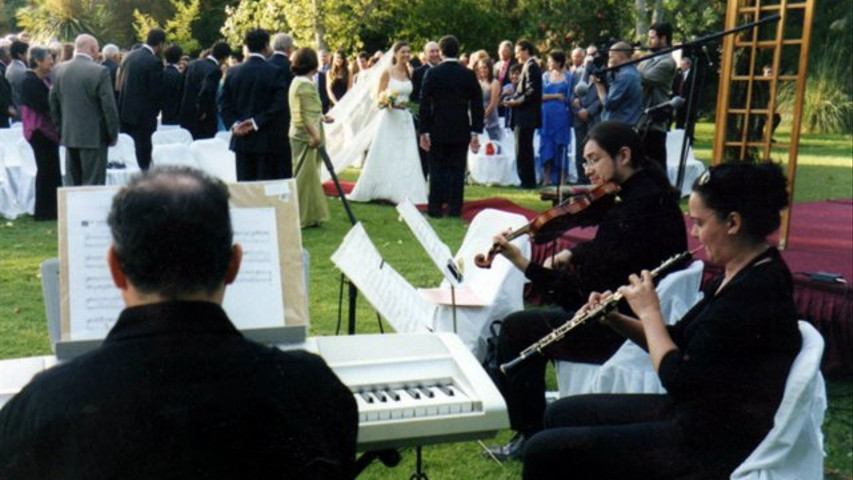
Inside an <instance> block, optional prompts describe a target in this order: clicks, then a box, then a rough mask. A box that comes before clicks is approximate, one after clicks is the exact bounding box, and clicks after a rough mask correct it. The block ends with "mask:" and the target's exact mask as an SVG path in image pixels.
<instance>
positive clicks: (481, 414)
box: [0, 333, 509, 451]
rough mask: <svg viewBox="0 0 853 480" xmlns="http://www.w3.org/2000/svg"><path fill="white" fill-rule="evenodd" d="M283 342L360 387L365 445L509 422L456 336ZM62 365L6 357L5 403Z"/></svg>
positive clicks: (464, 434)
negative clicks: (320, 359)
mask: <svg viewBox="0 0 853 480" xmlns="http://www.w3.org/2000/svg"><path fill="white" fill-rule="evenodd" d="M280 348H282V349H285V350H290V349H305V350H307V351H309V352H313V353H316V354H318V355H320V356H321V357H323V358H324V359H325V360H326V363H328V364H329V367H331V369H332V370H333V371H334V372H335V373H336V374H337V375H338V377H339V378H340V379H341V381H342V382H343V383H344V384H345V385H346V386H348V387H349V389H350V390H351V391H352V392H353V395H354V397H355V401H356V403H357V405H358V411H359V430H358V449H359V450H360V451H370V450H378V449H383V448H399V447H405V446H416V445H429V444H435V443H449V442H456V441H464V440H474V439H481V438H487V437H491V436H494V435H495V434H496V433H497V431H498V430H501V429H505V428H509V418H508V416H507V410H506V404H505V403H504V400H503V397H502V396H501V394H500V392H498V390H497V388H496V387H495V386H494V384H493V383H492V381H491V379H490V378H489V376H488V375H487V374H486V372H485V371H484V370H483V368H482V367H481V366H480V364H479V362H478V361H477V359H476V358H474V356H473V355H472V354H471V352H470V351H468V349H467V348H466V347H465V345H464V344H463V343H462V341H461V340H459V337H457V336H456V335H454V334H449V333H438V334H386V335H352V336H336V337H309V338H307V339H306V340H305V342H304V343H299V344H287V345H280ZM55 364H56V358H55V357H52V356H45V357H30V358H19V359H11V360H0V407H2V405H3V404H5V403H6V402H7V401H8V400H9V399H10V398H11V397H12V396H13V395H14V394H15V393H17V392H18V391H19V390H20V389H21V388H23V386H24V385H26V384H27V382H29V381H30V379H31V378H32V377H33V376H34V375H35V374H37V373H38V372H40V371H42V370H44V369H46V368H49V367H51V366H53V365H55Z"/></svg>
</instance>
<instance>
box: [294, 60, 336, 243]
mask: <svg viewBox="0 0 853 480" xmlns="http://www.w3.org/2000/svg"><path fill="white" fill-rule="evenodd" d="M318 67H319V59H318V58H317V52H315V51H314V50H313V49H311V48H300V49H299V50H297V51H296V53H294V54H293V58H292V59H291V64H290V70H291V72H293V75H294V78H293V82H292V83H291V84H290V91H289V92H288V101H289V103H290V132H289V135H290V150H291V152H292V154H293V168H294V177H295V178H296V186H297V191H298V192H299V221H300V224H301V225H302V228H305V227H313V226H318V225H320V224H321V223H324V222H326V221H328V220H329V204H328V201H327V200H326V194H325V193H323V185H322V184H321V183H320V168H321V166H322V163H323V160H322V158H321V157H320V151H319V149H320V148H323V147H324V146H325V141H326V137H325V135H324V133H323V123H324V122H325V123H329V122H331V121H332V119H331V118H330V117H327V116H326V115H324V114H323V103H322V101H321V100H320V95H319V93H318V92H317V89H316V88H315V86H314V82H313V81H312V79H313V78H314V75H316V74H317V70H318Z"/></svg>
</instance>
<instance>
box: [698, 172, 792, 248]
mask: <svg viewBox="0 0 853 480" xmlns="http://www.w3.org/2000/svg"><path fill="white" fill-rule="evenodd" d="M787 186H788V180H787V179H786V178H785V174H784V173H782V168H781V167H780V166H779V165H777V164H775V163H769V162H767V163H757V164H752V163H743V162H731V163H723V164H720V165H716V166H713V167H711V168H710V169H709V170H708V171H707V172H706V173H705V174H704V175H702V176H701V177H699V178H698V179H696V181H695V182H694V183H693V191H694V192H696V193H697V194H698V195H699V196H700V197H702V201H703V203H704V204H705V206H706V207H708V208H710V209H711V210H713V211H714V212H715V213H716V215H717V216H718V217H719V218H721V219H724V218H726V217H727V216H728V215H729V213H731V212H738V213H739V214H740V215H741V217H742V218H743V223H744V227H743V230H744V234H745V235H747V236H750V237H752V238H753V239H754V240H764V239H765V238H766V237H767V236H768V235H770V234H771V233H773V232H774V231H776V229H778V228H779V224H780V221H781V218H780V211H781V210H782V209H783V208H785V207H787V206H788V189H787Z"/></svg>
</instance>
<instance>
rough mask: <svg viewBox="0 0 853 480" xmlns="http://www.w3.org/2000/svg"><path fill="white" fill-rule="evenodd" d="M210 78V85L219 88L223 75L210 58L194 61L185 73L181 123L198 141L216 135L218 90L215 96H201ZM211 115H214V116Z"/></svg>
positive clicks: (214, 92) (214, 93)
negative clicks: (206, 81) (206, 80)
mask: <svg viewBox="0 0 853 480" xmlns="http://www.w3.org/2000/svg"><path fill="white" fill-rule="evenodd" d="M208 76H212V77H211V79H210V82H209V83H211V84H215V87H216V88H218V87H219V79H220V78H222V73H221V70H219V65H217V64H216V63H215V62H214V61H213V60H211V59H209V58H200V59H197V60H193V61H192V62H190V64H189V65H188V66H187V70H186V72H184V87H183V92H182V94H181V109H180V113H179V115H180V123H181V126H182V127H184V128H186V129H187V130H189V131H190V133H191V134H192V136H193V139H196V140H197V139H199V138H210V137H212V136H214V135H215V134H216V88H214V90H213V95H210V94H209V93H208V94H206V95H204V96H203V97H202V96H201V95H200V94H201V91H202V88H203V87H204V84H205V79H206V78H207V77H208ZM214 80H215V82H214ZM202 113H206V115H204V116H205V118H204V119H202V118H201V117H202ZM211 113H213V115H212V116H211V115H210V114H211Z"/></svg>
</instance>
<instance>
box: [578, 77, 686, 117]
mask: <svg viewBox="0 0 853 480" xmlns="http://www.w3.org/2000/svg"><path fill="white" fill-rule="evenodd" d="M579 85H580V84H579ZM683 106H684V99H683V98H682V97H679V96H675V97H672V98H671V99H670V100H668V101H666V102H663V103H659V104H657V105H655V106H653V107H649V108H647V109H645V110H643V113H645V114H646V115H648V114H649V113H651V112H656V111H658V110H663V109H665V108H672V109H673V110H678V109H679V108H681V107H683Z"/></svg>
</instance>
